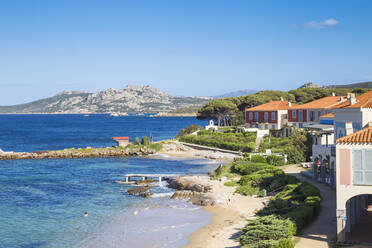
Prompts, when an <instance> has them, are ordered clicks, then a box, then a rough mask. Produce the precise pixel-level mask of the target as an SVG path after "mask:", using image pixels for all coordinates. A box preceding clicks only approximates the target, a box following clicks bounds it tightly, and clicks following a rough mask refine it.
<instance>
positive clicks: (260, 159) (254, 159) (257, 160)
mask: <svg viewBox="0 0 372 248" xmlns="http://www.w3.org/2000/svg"><path fill="white" fill-rule="evenodd" d="M251 162H253V163H266V162H267V161H266V158H265V157H264V156H262V155H253V156H252V157H251Z"/></svg>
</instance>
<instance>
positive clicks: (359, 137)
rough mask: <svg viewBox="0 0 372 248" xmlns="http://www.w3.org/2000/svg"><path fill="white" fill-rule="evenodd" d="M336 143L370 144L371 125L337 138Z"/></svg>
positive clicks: (371, 138) (371, 141) (371, 139)
mask: <svg viewBox="0 0 372 248" xmlns="http://www.w3.org/2000/svg"><path fill="white" fill-rule="evenodd" d="M336 143H337V144H372V127H367V128H364V129H362V130H360V131H359V132H356V133H353V134H350V135H348V136H345V137H342V138H339V139H338V140H337V141H336Z"/></svg>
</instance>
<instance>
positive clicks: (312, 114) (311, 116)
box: [310, 111, 314, 121]
mask: <svg viewBox="0 0 372 248" xmlns="http://www.w3.org/2000/svg"><path fill="white" fill-rule="evenodd" d="M310 121H314V111H310Z"/></svg>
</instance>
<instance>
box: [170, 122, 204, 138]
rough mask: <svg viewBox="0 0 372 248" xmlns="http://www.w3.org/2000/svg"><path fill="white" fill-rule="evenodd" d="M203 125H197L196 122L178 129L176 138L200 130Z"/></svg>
mask: <svg viewBox="0 0 372 248" xmlns="http://www.w3.org/2000/svg"><path fill="white" fill-rule="evenodd" d="M201 128H202V127H201V126H199V125H195V124H190V125H189V126H187V127H185V128H183V129H181V130H180V131H178V134H177V135H176V138H179V137H181V136H184V135H187V134H191V133H193V132H196V131H198V130H200V129H201Z"/></svg>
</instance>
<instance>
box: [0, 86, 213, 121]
mask: <svg viewBox="0 0 372 248" xmlns="http://www.w3.org/2000/svg"><path fill="white" fill-rule="evenodd" d="M208 101H209V100H208V99H203V98H200V97H174V96H172V95H170V94H168V93H165V92H163V91H161V90H159V89H156V88H154V87H152V86H150V85H145V86H137V85H127V86H126V87H125V88H124V89H119V90H116V89H111V88H110V89H107V90H104V91H100V92H98V93H89V92H86V91H63V92H61V93H59V94H58V95H55V96H53V97H49V98H45V99H41V100H37V101H33V102H29V103H25V104H18V105H13V106H0V113H74V114H75V113H111V112H129V113H130V112H132V113H133V112H141V113H154V112H169V111H174V110H176V109H182V108H191V107H195V108H197V107H200V106H202V105H204V104H205V103H207V102H208Z"/></svg>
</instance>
